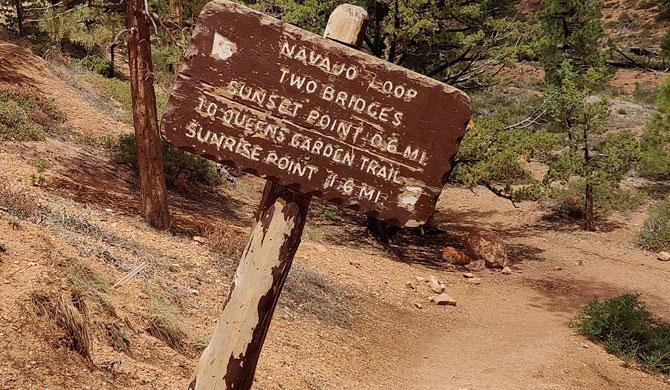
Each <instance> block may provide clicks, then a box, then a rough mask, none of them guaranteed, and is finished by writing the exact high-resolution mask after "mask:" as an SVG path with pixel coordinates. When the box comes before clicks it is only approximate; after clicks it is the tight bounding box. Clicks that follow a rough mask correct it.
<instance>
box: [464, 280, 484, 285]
mask: <svg viewBox="0 0 670 390" xmlns="http://www.w3.org/2000/svg"><path fill="white" fill-rule="evenodd" d="M467 283H468V284H474V285H475V286H479V285H480V284H482V280H481V279H479V278H472V279H468V280H467Z"/></svg>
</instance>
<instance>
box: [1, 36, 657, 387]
mask: <svg viewBox="0 0 670 390" xmlns="http://www.w3.org/2000/svg"><path fill="white" fill-rule="evenodd" d="M8 53H9V54H11V55H8ZM0 75H1V76H0V82H5V83H7V82H17V81H16V80H20V82H29V83H31V84H34V85H36V86H37V87H39V88H41V89H42V91H43V92H44V93H45V94H47V95H49V96H52V97H54V98H55V99H56V102H57V103H58V104H59V105H60V107H61V108H62V109H63V110H64V111H66V112H67V113H68V115H69V116H70V118H71V120H70V122H69V123H68V126H69V128H70V130H71V134H70V135H66V136H63V137H57V138H51V139H48V140H47V141H45V142H31V143H22V144H20V143H12V142H5V143H0V184H5V187H6V188H11V191H13V192H12V193H13V194H24V195H25V197H24V198H20V197H19V198H20V199H23V203H22V204H23V207H24V208H29V209H30V208H31V207H33V208H35V209H34V210H32V209H31V216H30V217H27V218H22V219H21V218H19V219H17V218H15V216H13V215H12V210H10V208H8V207H7V204H2V203H0V206H2V207H1V208H0V243H2V244H3V245H4V247H5V249H6V251H5V252H4V253H0V388H1V389H47V388H48V389H75V388H76V389H84V388H85V389H125V388H133V389H179V388H185V386H186V384H187V382H188V378H189V375H190V372H191V370H192V369H193V368H194V365H195V363H196V360H197V356H198V355H199V351H200V350H201V348H202V345H203V343H205V342H206V340H207V338H208V335H209V333H210V332H211V330H212V328H213V326H214V324H215V321H216V318H217V315H218V313H219V312H220V310H221V308H222V305H223V302H224V300H225V298H226V294H227V291H228V288H229V286H230V281H231V279H232V274H233V272H234V268H235V259H236V258H237V255H238V254H239V251H240V248H241V246H242V245H243V244H244V240H245V238H246V235H247V233H248V232H249V230H250V226H251V225H252V223H253V218H254V217H253V216H254V209H255V206H256V205H257V203H258V201H259V198H260V190H261V189H262V185H263V183H262V181H261V180H259V179H254V178H251V177H243V178H241V179H239V180H238V181H237V182H236V183H235V184H227V185H225V186H222V187H221V188H220V189H219V190H217V191H213V190H206V189H198V188H196V189H193V190H192V191H190V192H187V193H176V192H173V193H171V196H170V202H171V209H172V213H173V216H174V227H173V228H172V230H171V231H169V232H157V231H154V230H152V229H151V228H148V227H147V226H146V225H145V223H144V222H143V221H142V220H141V219H140V218H139V217H138V216H137V209H138V207H137V205H138V197H137V194H138V188H137V179H136V177H135V175H134V173H133V172H132V170H131V169H130V168H128V167H126V166H124V165H119V164H116V163H114V162H112V161H111V159H110V156H109V151H108V150H106V149H105V148H103V147H101V146H96V145H95V142H92V141H94V140H95V139H97V138H98V137H100V136H104V135H110V134H117V133H120V132H123V131H129V128H128V126H127V125H125V124H122V123H119V122H117V121H115V120H113V119H109V117H108V115H107V114H106V113H105V111H103V110H101V109H100V107H98V106H97V105H96V104H95V102H92V100H91V99H90V97H91V96H94V93H93V92H91V91H86V88H85V86H83V87H81V88H83V90H82V89H75V88H73V87H72V86H71V85H69V84H68V83H66V82H63V81H60V80H59V79H58V77H56V76H55V75H54V74H53V72H52V71H51V70H49V69H48V67H47V66H46V65H45V64H43V63H41V62H39V61H37V60H35V59H34V57H30V56H29V55H28V54H27V53H26V52H24V51H23V50H20V49H18V48H16V47H13V46H8V45H6V44H5V45H0ZM10 75H11V77H12V78H13V79H12V78H10V77H9V76H10ZM93 100H94V99H93ZM44 161H45V162H47V165H48V168H47V170H46V172H44V173H43V175H44V177H45V184H41V185H39V186H35V185H33V181H34V180H33V178H32V177H33V175H35V174H36V172H37V168H36V166H38V165H42V166H43V165H44V164H43V163H42V162H44ZM16 199H18V198H16ZM1 201H2V202H6V198H3V199H2V200H1ZM15 203H16V202H15ZM31 205H32V206H31ZM323 209H324V208H323V205H320V204H318V202H317V203H315V204H314V205H313V212H312V215H311V219H310V222H309V224H308V226H307V228H306V232H305V237H304V240H303V243H302V245H301V247H300V249H299V251H298V254H297V256H296V259H295V262H294V265H293V268H292V270H291V274H290V276H289V280H288V282H287V284H286V286H285V289H284V292H283V295H282V298H281V301H280V304H279V306H278V308H277V311H276V313H275V317H274V321H273V323H272V327H271V329H270V332H269V335H268V338H267V341H266V344H265V348H264V351H263V354H262V356H261V360H260V364H259V367H258V371H257V379H256V383H255V388H257V389H472V390H474V389H664V388H670V383H669V382H668V378H664V377H662V376H659V375H653V374H650V373H646V372H644V371H642V370H640V369H639V368H637V367H635V366H629V365H627V364H625V363H624V362H623V361H621V360H620V359H618V358H616V357H614V356H612V355H609V354H607V353H606V352H605V351H604V350H603V348H602V347H601V346H599V345H595V344H592V343H590V342H587V341H585V340H584V339H583V338H582V337H580V336H578V335H576V334H575V332H574V331H573V330H572V329H571V328H570V327H569V322H570V319H571V318H572V317H573V316H574V314H575V312H576V310H577V309H578V308H579V307H580V306H581V305H582V304H583V303H585V302H586V301H587V300H588V299H589V298H591V297H593V296H598V297H609V296H612V295H616V294H619V293H622V292H628V291H638V292H640V293H642V297H643V299H644V300H645V301H646V302H647V303H648V304H649V305H650V307H651V309H652V310H653V311H654V313H656V314H657V315H658V316H659V317H660V318H662V319H665V320H670V263H667V262H665V263H664V262H659V261H657V260H656V259H655V256H654V254H652V253H649V252H645V251H643V250H640V249H639V248H638V247H636V246H635V244H634V241H635V234H636V231H637V230H638V229H639V228H640V225H641V223H642V221H643V218H644V210H639V211H636V212H634V213H632V214H631V215H628V216H617V217H615V218H613V219H611V220H610V221H609V222H608V223H606V224H604V225H602V226H603V228H602V230H601V231H599V232H593V233H587V232H583V231H581V230H580V229H579V226H577V225H576V224H573V223H569V222H565V221H559V222H557V221H554V220H552V219H551V218H547V215H546V213H545V212H544V211H543V210H542V209H541V208H540V207H538V206H534V205H530V204H524V205H521V206H520V207H519V208H515V207H513V206H512V205H511V204H510V203H509V202H507V201H505V200H502V199H500V198H497V197H495V196H493V195H492V194H490V193H488V192H487V191H485V190H483V189H476V190H475V191H474V192H472V191H469V190H465V189H459V188H446V189H445V191H444V193H443V194H442V197H441V198H440V202H439V204H438V213H437V215H436V218H435V222H436V225H437V226H438V227H439V228H440V229H441V230H440V231H437V230H436V231H429V232H427V234H426V235H425V236H423V237H422V236H418V235H412V234H409V233H407V234H403V235H401V237H400V238H399V241H398V243H397V245H395V246H393V247H391V248H387V249H385V248H382V247H380V246H378V245H377V244H375V243H374V242H373V241H372V240H371V239H370V238H369V237H368V235H367V234H366V233H365V231H364V229H363V228H362V227H361V224H360V222H361V221H360V218H359V217H356V216H354V215H349V214H338V213H335V214H333V213H330V212H324V211H323ZM472 227H490V228H492V229H495V230H497V231H499V232H500V233H501V234H502V235H503V236H504V237H505V239H506V240H507V242H508V244H509V250H510V256H511V259H512V261H513V269H514V273H513V274H512V275H509V276H504V275H502V274H500V273H499V272H491V271H483V272H479V273H478V275H477V276H478V277H480V278H481V279H482V283H481V284H480V285H472V284H468V283H467V282H466V281H465V279H464V278H463V277H462V275H461V272H457V271H454V270H451V269H448V268H445V267H444V266H443V265H442V264H441V263H440V262H439V259H440V255H439V252H440V249H441V248H442V246H444V245H456V246H458V245H459V244H460V243H462V241H463V237H464V236H465V235H466V234H467V232H468V230H469V229H471V228H472ZM196 235H197V236H201V237H204V240H200V241H202V242H198V241H196V240H194V239H193V236H196ZM141 263H145V264H146V265H145V267H144V268H143V270H142V271H141V272H140V273H139V274H138V275H137V276H136V277H134V278H132V279H131V280H130V281H129V282H128V283H127V284H125V285H123V286H121V287H118V288H113V287H112V286H113V285H114V284H115V282H117V281H118V280H120V279H121V278H122V277H123V276H124V275H126V274H127V273H128V272H129V271H131V270H132V269H134V268H135V267H136V266H137V265H139V264H141ZM429 275H434V276H435V277H437V278H438V279H440V280H441V281H442V282H444V283H445V284H446V285H447V291H448V293H449V294H450V295H452V296H453V297H455V298H456V299H457V301H458V305H457V306H455V307H442V306H440V307H438V306H434V305H433V304H431V303H430V302H429V301H428V298H429V297H430V296H431V294H430V291H429V290H428V288H427V287H426V286H424V285H423V284H421V283H420V282H418V281H417V277H427V276H429ZM40 294H41V295H40ZM75 295H76V297H77V299H76V300H73V299H72V298H73V296H75ZM36 296H48V297H51V298H52V299H54V300H55V301H57V302H69V301H72V302H75V301H76V303H77V305H78V306H77V307H78V308H80V307H83V309H81V313H82V316H84V317H86V321H85V322H86V324H87V327H88V328H89V333H90V339H91V343H92V348H91V349H90V359H85V358H84V357H82V356H81V355H80V354H77V353H75V352H73V351H72V349H71V348H69V347H71V346H72V345H71V344H68V340H71V337H69V336H71V335H67V334H63V331H62V329H59V328H58V327H57V326H53V324H50V323H49V322H48V321H46V320H45V318H44V317H39V316H38V315H36V314H35V310H34V304H35V297H36ZM81 302H84V303H85V304H84V305H82V304H81ZM160 319H162V320H163V321H164V322H163V323H162V324H163V325H160V324H161V323H160V322H157V321H158V320H160ZM157 323H158V324H159V326H157V325H156V324H157ZM157 327H159V328H161V329H168V330H170V329H172V330H173V331H172V332H171V333H170V335H172V336H174V337H173V338H172V339H169V338H166V337H164V336H163V337H161V336H160V334H159V333H157V332H156V331H155V329H156V328H157ZM175 329H176V330H175ZM157 335H158V336H157ZM166 340H168V341H170V340H171V342H166Z"/></svg>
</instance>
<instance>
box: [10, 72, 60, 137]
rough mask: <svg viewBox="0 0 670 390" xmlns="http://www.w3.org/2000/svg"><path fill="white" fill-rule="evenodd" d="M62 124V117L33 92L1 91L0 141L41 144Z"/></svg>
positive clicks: (24, 89)
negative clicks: (40, 142) (41, 141)
mask: <svg viewBox="0 0 670 390" xmlns="http://www.w3.org/2000/svg"><path fill="white" fill-rule="evenodd" d="M64 121H65V114H64V113H63V112H61V111H60V110H59V109H58V108H57V107H56V106H55V105H54V103H53V101H52V100H49V99H47V98H45V97H44V95H43V94H42V93H41V92H39V90H37V89H36V88H34V87H31V86H28V85H13V86H9V87H2V88H0V140H12V141H39V140H43V139H44V138H46V136H47V135H48V134H54V133H56V132H57V131H58V130H59V128H60V125H61V124H62V123H63V122H64Z"/></svg>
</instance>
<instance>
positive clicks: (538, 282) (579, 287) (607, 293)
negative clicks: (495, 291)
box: [524, 278, 627, 314]
mask: <svg viewBox="0 0 670 390" xmlns="http://www.w3.org/2000/svg"><path fill="white" fill-rule="evenodd" d="M524 284H525V285H527V286H528V287H530V288H532V289H533V290H535V291H537V292H538V293H540V294H541V296H540V297H535V298H534V300H535V301H536V302H535V303H534V304H533V305H534V306H538V307H543V308H546V309H547V310H548V311H550V312H554V313H569V314H571V313H574V312H576V311H577V310H578V309H579V308H580V307H581V306H583V305H584V304H585V303H586V302H588V301H589V300H590V299H591V298H599V299H602V298H611V297H613V296H616V295H620V294H623V293H625V292H627V291H625V290H623V289H621V288H618V287H615V286H614V285H611V284H608V283H605V282H588V281H584V280H578V279H570V280H563V279H555V278H547V279H524Z"/></svg>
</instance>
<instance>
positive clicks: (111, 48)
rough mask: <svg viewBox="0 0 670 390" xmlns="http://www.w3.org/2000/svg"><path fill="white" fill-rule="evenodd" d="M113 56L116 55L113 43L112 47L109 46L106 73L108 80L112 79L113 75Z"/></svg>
mask: <svg viewBox="0 0 670 390" xmlns="http://www.w3.org/2000/svg"><path fill="white" fill-rule="evenodd" d="M115 54H116V44H114V43H113V44H112V45H110V46H109V58H110V62H109V70H108V72H107V76H109V78H110V79H111V78H114V73H115V70H114V60H115V58H114V57H115Z"/></svg>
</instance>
